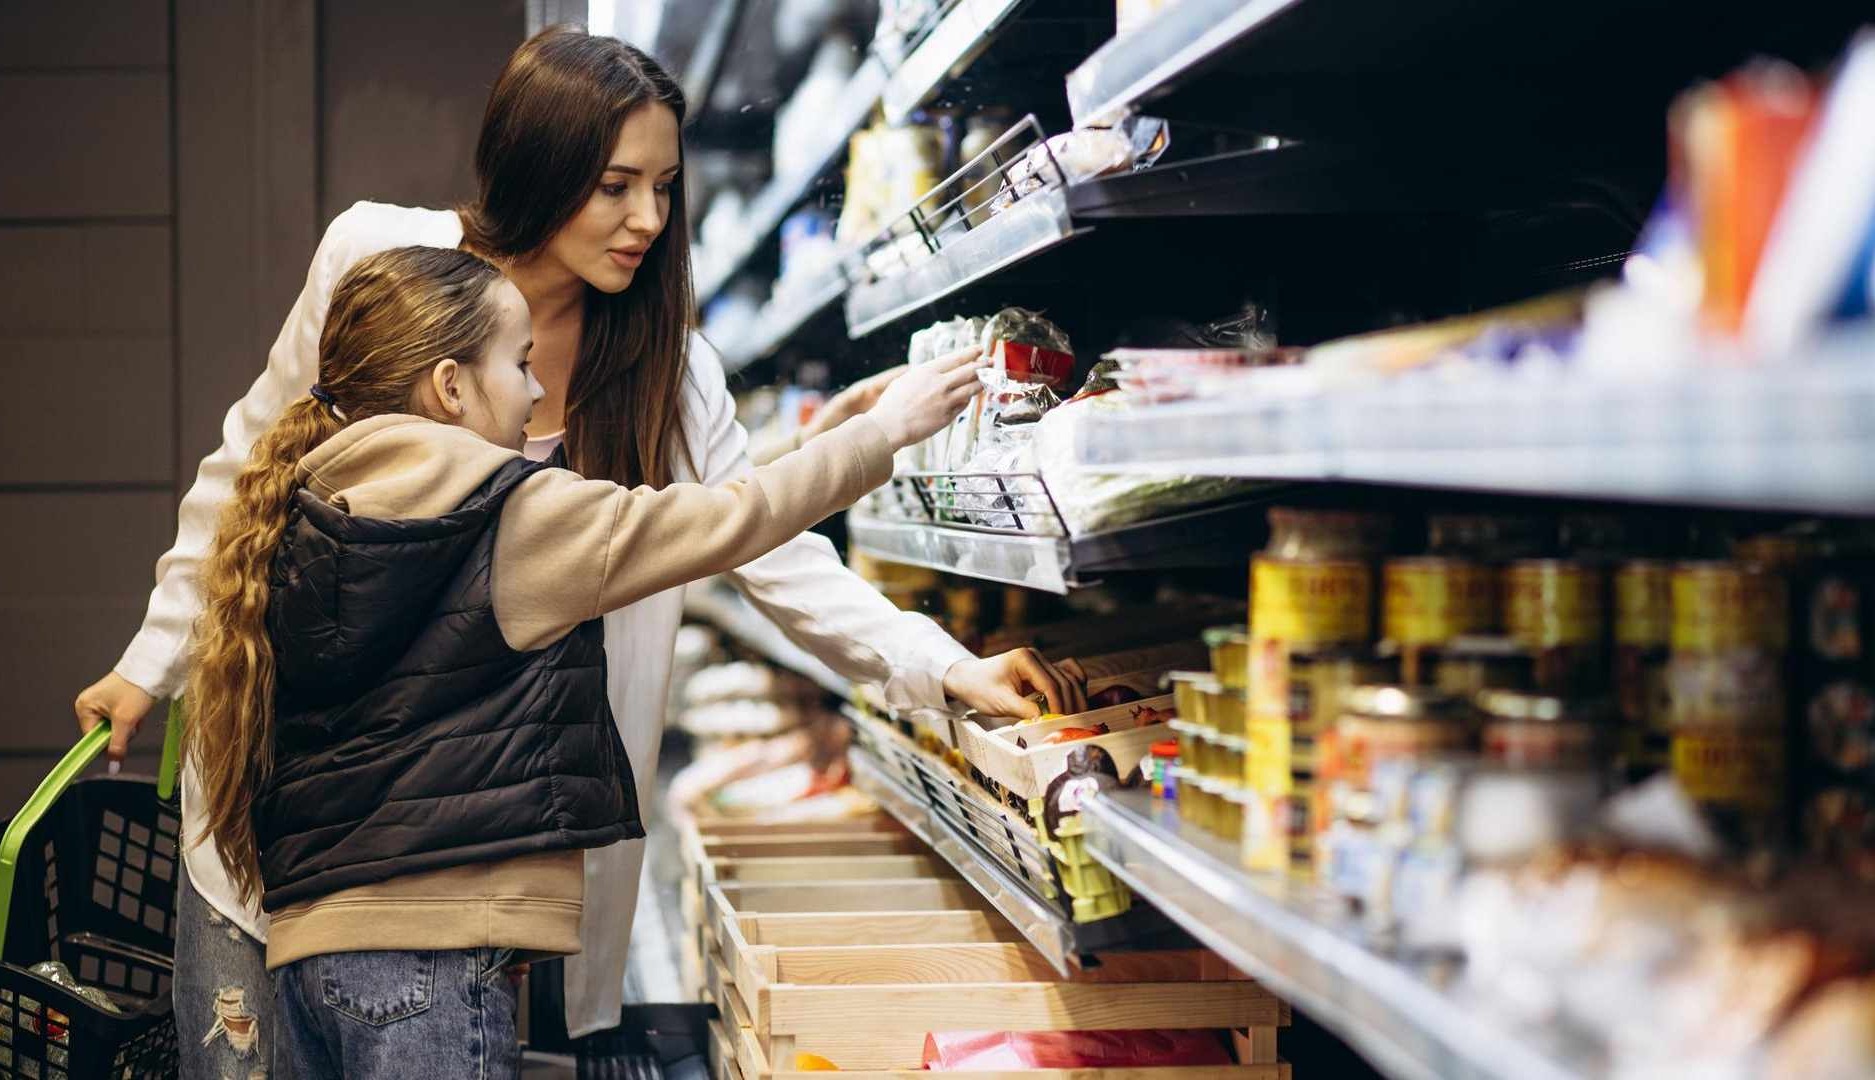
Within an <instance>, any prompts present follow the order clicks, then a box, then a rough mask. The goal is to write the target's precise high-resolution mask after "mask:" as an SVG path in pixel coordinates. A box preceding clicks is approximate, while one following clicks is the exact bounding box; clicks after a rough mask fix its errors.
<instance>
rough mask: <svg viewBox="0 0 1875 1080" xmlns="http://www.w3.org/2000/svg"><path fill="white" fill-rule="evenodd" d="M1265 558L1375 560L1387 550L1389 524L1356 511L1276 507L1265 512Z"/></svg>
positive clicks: (1386, 519)
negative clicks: (1267, 525)
mask: <svg viewBox="0 0 1875 1080" xmlns="http://www.w3.org/2000/svg"><path fill="white" fill-rule="evenodd" d="M1269 523H1270V542H1269V544H1268V546H1266V547H1265V548H1264V549H1263V551H1264V553H1265V554H1268V555H1273V556H1276V557H1277V558H1282V559H1304V560H1314V559H1353V560H1364V559H1372V558H1377V557H1378V556H1379V555H1380V553H1381V552H1382V551H1385V550H1386V548H1387V538H1388V536H1389V534H1391V533H1392V532H1393V520H1392V519H1391V518H1389V517H1388V516H1387V515H1385V514H1372V513H1366V512H1363V511H1358V510H1301V509H1297V508H1295V507H1288V506H1277V507H1272V508H1271V509H1270V512H1269Z"/></svg>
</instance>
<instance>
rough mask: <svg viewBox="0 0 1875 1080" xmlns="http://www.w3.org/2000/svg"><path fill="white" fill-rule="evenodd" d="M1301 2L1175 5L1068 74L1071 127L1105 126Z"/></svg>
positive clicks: (1189, 0)
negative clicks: (1071, 114)
mask: <svg viewBox="0 0 1875 1080" xmlns="http://www.w3.org/2000/svg"><path fill="white" fill-rule="evenodd" d="M1299 2H1300V0H1248V2H1246V0H1179V2H1178V3H1176V4H1172V5H1170V6H1169V7H1167V8H1166V9H1165V10H1163V11H1161V12H1159V13H1158V14H1157V15H1155V16H1153V18H1152V19H1151V20H1149V21H1148V22H1146V23H1145V24H1144V25H1142V26H1140V27H1138V28H1136V29H1134V30H1133V31H1131V32H1130V33H1126V34H1121V35H1120V36H1118V37H1116V38H1114V39H1113V40H1111V41H1109V42H1107V43H1106V44H1105V45H1103V46H1101V47H1100V48H1099V49H1097V50H1095V52H1094V55H1092V56H1090V57H1088V58H1087V60H1086V61H1085V62H1084V63H1082V64H1081V66H1080V67H1078V68H1075V69H1074V70H1073V71H1072V72H1070V73H1069V74H1068V109H1069V111H1070V112H1072V113H1073V116H1074V126H1075V127H1085V126H1088V125H1089V124H1090V123H1091V124H1099V123H1110V122H1112V121H1115V120H1118V119H1119V118H1120V117H1121V116H1123V115H1124V114H1125V113H1126V112H1127V111H1128V110H1130V109H1131V108H1132V107H1133V106H1134V105H1136V104H1138V103H1139V102H1140V101H1142V100H1143V99H1145V98H1148V97H1150V96H1151V95H1152V94H1153V93H1154V92H1155V91H1158V90H1159V89H1161V88H1163V87H1166V86H1169V85H1171V84H1174V83H1176V82H1177V81H1179V80H1180V79H1182V78H1185V77H1186V76H1189V75H1191V74H1193V73H1195V72H1197V71H1199V70H1201V69H1202V68H1203V67H1204V66H1205V65H1207V64H1209V63H1210V62H1212V61H1214V60H1217V59H1219V58H1220V57H1222V56H1223V55H1224V54H1225V53H1226V52H1228V51H1229V50H1230V48H1231V47H1232V46H1233V45H1235V44H1236V43H1237V42H1238V41H1240V40H1242V39H1243V38H1244V37H1246V36H1247V35H1249V34H1250V33H1252V32H1253V31H1255V30H1256V29H1257V28H1258V27H1261V26H1263V25H1264V24H1265V23H1267V22H1269V20H1271V19H1272V18H1274V17H1276V16H1277V15H1280V14H1282V13H1283V12H1284V11H1286V10H1288V9H1289V8H1291V7H1294V6H1295V5H1296V4H1297V3H1299Z"/></svg>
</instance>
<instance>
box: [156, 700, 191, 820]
mask: <svg viewBox="0 0 1875 1080" xmlns="http://www.w3.org/2000/svg"><path fill="white" fill-rule="evenodd" d="M186 715H187V714H185V713H184V712H183V709H182V699H181V698H173V699H171V700H170V702H169V724H168V726H167V727H166V728H165V729H164V731H163V763H162V764H161V765H159V766H157V768H156V797H157V798H159V799H161V800H163V801H164V802H168V801H169V800H170V799H173V798H175V796H176V768H177V765H178V763H179V762H180V761H181V760H182V723H183V720H184V719H185V717H186Z"/></svg>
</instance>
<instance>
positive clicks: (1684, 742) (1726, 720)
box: [1667, 590, 1788, 839]
mask: <svg viewBox="0 0 1875 1080" xmlns="http://www.w3.org/2000/svg"><path fill="white" fill-rule="evenodd" d="M1676 595H1677V590H1676ZM1675 621H1676V622H1677V621H1678V617H1677V613H1676V618H1675ZM1667 694H1668V700H1669V706H1668V709H1669V717H1670V719H1669V724H1670V726H1671V742H1670V745H1669V750H1668V755H1669V764H1670V766H1671V768H1672V770H1673V775H1674V778H1675V779H1677V780H1678V781H1679V783H1680V787H1681V788H1682V789H1684V790H1685V791H1686V793H1687V795H1688V797H1690V798H1691V799H1692V800H1693V801H1694V802H1696V803H1699V804H1700V805H1702V806H1704V807H1705V808H1706V809H1707V810H1708V811H1709V812H1710V813H1711V815H1712V816H1713V817H1714V818H1715V819H1716V821H1717V823H1718V824H1719V825H1720V826H1721V828H1724V829H1727V830H1728V831H1733V832H1736V833H1738V834H1739V835H1741V836H1743V837H1745V838H1748V839H1762V838H1765V837H1767V836H1768V835H1769V834H1771V833H1772V832H1774V831H1775V829H1776V822H1777V814H1778V810H1779V807H1780V806H1781V804H1782V802H1783V797H1784V785H1785V780H1786V776H1787V774H1788V765H1787V763H1786V761H1785V735H1784V714H1785V699H1784V681H1783V663H1782V657H1780V656H1778V655H1776V654H1774V653H1771V652H1768V651H1766V650H1762V649H1732V650H1729V651H1726V652H1722V653H1697V652H1694V653H1681V652H1677V651H1676V652H1675V653H1674V655H1673V657H1672V659H1671V660H1669V661H1668V665H1667Z"/></svg>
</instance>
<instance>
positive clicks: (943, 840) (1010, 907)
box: [847, 746, 1188, 976]
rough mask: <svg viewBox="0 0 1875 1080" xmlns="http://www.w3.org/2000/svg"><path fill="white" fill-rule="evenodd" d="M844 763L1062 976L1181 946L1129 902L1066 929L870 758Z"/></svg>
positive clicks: (1059, 917) (857, 783)
mask: <svg viewBox="0 0 1875 1080" xmlns="http://www.w3.org/2000/svg"><path fill="white" fill-rule="evenodd" d="M847 762H848V764H849V765H850V766H851V767H852V770H853V786H854V787H857V788H859V789H860V790H861V791H863V792H865V793H866V794H867V795H869V796H871V797H872V799H873V800H874V801H876V802H877V803H878V804H879V805H880V806H881V807H883V808H884V809H885V811H886V812H887V813H889V814H891V815H892V816H893V817H895V818H897V819H898V820H899V821H900V822H901V823H903V824H904V826H905V827H906V828H907V829H910V830H911V831H912V833H913V834H914V835H916V836H917V837H918V839H920V840H923V841H924V842H925V843H926V844H928V845H929V846H930V847H931V850H933V851H935V852H937V853H938V855H939V856H940V857H942V858H943V859H944V861H945V862H948V863H950V864H951V866H952V867H953V868H955V869H956V871H957V873H958V874H960V875H961V876H962V877H963V879H964V880H965V881H967V882H969V883H970V887H971V888H973V889H975V890H977V891H978V892H979V893H982V894H983V897H984V899H986V900H988V901H989V902H990V905H991V906H992V907H994V908H995V909H996V910H997V911H998V912H1000V913H1001V914H1002V916H1003V917H1004V918H1006V919H1008V920H1009V922H1010V924H1011V925H1013V926H1015V928H1016V929H1017V930H1019V931H1021V933H1022V936H1023V937H1025V938H1027V939H1028V940H1029V942H1030V944H1032V945H1034V946H1035V948H1036V950H1037V951H1039V952H1040V953H1041V954H1042V955H1043V956H1045V957H1047V958H1048V961H1049V963H1051V964H1053V965H1054V966H1055V970H1057V971H1059V972H1061V974H1062V975H1064V976H1066V975H1070V974H1072V972H1073V968H1074V967H1076V966H1080V965H1082V964H1084V963H1085V964H1093V963H1096V961H1095V960H1094V958H1095V957H1096V956H1097V955H1098V954H1099V953H1101V952H1108V951H1115V950H1123V949H1126V948H1129V947H1131V946H1132V944H1134V943H1139V944H1144V945H1146V946H1149V947H1160V946H1162V945H1163V944H1164V943H1165V941H1166V940H1167V939H1166V938H1165V935H1166V934H1168V933H1169V934H1171V935H1173V940H1174V941H1178V942H1182V941H1186V940H1188V939H1186V938H1185V936H1184V934H1183V933H1182V932H1181V931H1179V930H1178V929H1177V928H1176V927H1173V926H1171V925H1170V924H1169V923H1167V922H1166V920H1165V919H1164V918H1163V917H1162V916H1161V915H1160V914H1159V913H1158V912H1156V911H1153V910H1152V909H1150V908H1148V907H1146V906H1145V905H1142V904H1137V903H1136V904H1135V906H1134V907H1135V910H1133V911H1131V912H1128V913H1127V914H1126V915H1122V916H1119V917H1118V918H1112V919H1103V920H1101V921H1099V922H1092V923H1076V922H1074V921H1073V920H1072V919H1069V918H1068V917H1067V916H1066V915H1064V914H1062V913H1061V912H1059V911H1057V910H1056V909H1055V908H1054V906H1053V905H1052V904H1050V903H1049V902H1048V901H1046V900H1043V899H1042V898H1041V897H1039V896H1037V895H1035V894H1034V893H1033V892H1031V891H1029V889H1028V888H1027V887H1026V886H1024V885H1023V884H1022V883H1021V882H1019V881H1018V880H1016V878H1015V877H1013V876H1012V875H1011V874H1010V873H1009V871H1008V870H1006V869H1004V868H1003V867H1002V866H1001V865H1000V864H998V863H997V862H996V861H995V860H994V859H992V858H990V857H989V856H987V855H985V854H983V853H982V852H981V851H980V850H979V849H978V848H977V847H976V845H975V844H973V843H971V841H970V840H969V839H968V838H967V837H966V836H964V835H963V833H961V832H959V831H958V829H957V827H956V826H955V825H953V824H952V823H951V822H949V821H947V820H945V819H944V818H943V817H942V816H940V815H938V814H936V813H933V812H932V811H931V809H930V807H929V806H927V805H926V804H925V803H924V802H923V801H921V800H920V799H919V798H918V796H917V795H916V794H914V793H913V792H911V791H908V790H906V788H905V786H904V785H903V784H901V783H899V781H897V780H895V779H893V778H892V777H891V776H890V775H889V774H888V773H887V772H886V771H885V768H884V766H883V765H882V764H881V763H880V761H879V759H878V758H876V757H874V756H873V755H872V754H870V753H868V752H867V751H865V750H862V749H860V748H859V747H857V746H854V747H850V748H848V750H847Z"/></svg>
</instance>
